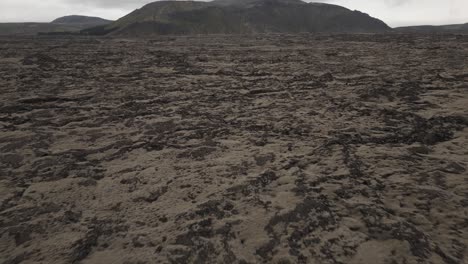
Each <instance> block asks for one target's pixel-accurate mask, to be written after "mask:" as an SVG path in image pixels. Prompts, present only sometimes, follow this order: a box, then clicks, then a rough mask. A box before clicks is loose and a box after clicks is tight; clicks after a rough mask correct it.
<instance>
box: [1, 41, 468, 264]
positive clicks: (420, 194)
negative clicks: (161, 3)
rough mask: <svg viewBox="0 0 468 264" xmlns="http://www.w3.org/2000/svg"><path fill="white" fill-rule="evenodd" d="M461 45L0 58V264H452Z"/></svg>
mask: <svg viewBox="0 0 468 264" xmlns="http://www.w3.org/2000/svg"><path fill="white" fill-rule="evenodd" d="M467 61H468V36H456V35H452V36H451V35H448V36H409V35H336V36H326V35H260V36H257V37H252V36H251V37H239V36H209V37H206V36H205V37H161V38H159V39H157V38H155V39H148V40H125V39H86V38H1V39H0V98H1V101H0V161H1V162H0V175H1V177H0V262H2V263H375V264H379V263H382V264H383V263H389V264H390V263H392V264H393V263H407V264H411V263H447V264H455V263H467V258H468V257H467V252H468V250H467V244H468V209H467V208H468V172H467V166H468V148H467V146H468V144H467V143H468V108H467V106H468V63H467Z"/></svg>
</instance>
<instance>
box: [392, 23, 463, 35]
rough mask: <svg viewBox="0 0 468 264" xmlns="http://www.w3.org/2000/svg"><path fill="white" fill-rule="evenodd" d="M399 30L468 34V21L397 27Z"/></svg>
mask: <svg viewBox="0 0 468 264" xmlns="http://www.w3.org/2000/svg"><path fill="white" fill-rule="evenodd" d="M395 31H397V32H404V33H462V34H468V23H466V24H455V25H444V26H412V27H399V28H395Z"/></svg>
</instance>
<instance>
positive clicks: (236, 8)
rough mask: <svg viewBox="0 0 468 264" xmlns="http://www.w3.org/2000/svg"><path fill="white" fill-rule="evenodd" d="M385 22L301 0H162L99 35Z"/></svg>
mask: <svg viewBox="0 0 468 264" xmlns="http://www.w3.org/2000/svg"><path fill="white" fill-rule="evenodd" d="M388 30H390V27H388V26H387V25H386V24H385V23H384V22H382V21H380V20H378V19H376V18H373V17H371V16H369V15H367V14H364V13H361V12H359V11H351V10H349V9H347V8H344V7H341V6H336V5H330V4H323V3H320V4H319V3H306V2H303V1H300V0H238V1H235V0H216V1H213V2H198V1H159V2H154V3H150V4H147V5H145V6H144V7H142V8H140V9H137V10H135V11H134V12H132V13H130V14H128V15H127V16H125V17H123V18H121V19H119V20H117V21H115V22H113V23H111V24H109V25H105V26H99V27H95V28H92V29H88V30H85V31H83V32H84V33H87V34H97V35H105V34H112V35H128V36H147V35H164V34H230V33H232V34H251V33H301V32H309V33H310V32H347V33H365V32H385V31H388Z"/></svg>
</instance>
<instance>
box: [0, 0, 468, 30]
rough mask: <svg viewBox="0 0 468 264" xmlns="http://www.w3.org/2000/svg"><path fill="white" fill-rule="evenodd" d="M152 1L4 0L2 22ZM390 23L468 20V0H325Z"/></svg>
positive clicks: (109, 12) (110, 11)
mask: <svg viewBox="0 0 468 264" xmlns="http://www.w3.org/2000/svg"><path fill="white" fill-rule="evenodd" d="M149 2H153V1H152V0H0V22H48V21H51V20H53V19H55V18H57V17H60V16H64V15H71V14H78V15H89V16H99V17H102V18H106V19H112V20H115V19H118V18H120V17H122V16H124V15H126V14H127V13H129V12H131V11H133V10H134V9H136V8H139V7H141V6H142V5H144V4H146V3H149ZM316 2H328V3H333V4H337V5H342V6H345V7H347V8H349V9H352V10H360V11H362V12H365V13H368V14H370V15H371V16H374V17H377V18H379V19H382V20H383V21H384V22H386V23H387V24H389V25H390V26H393V27H395V26H405V25H421V24H432V25H441V24H451V23H467V22H468V0H322V1H316Z"/></svg>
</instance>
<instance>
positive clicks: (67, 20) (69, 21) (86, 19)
mask: <svg viewBox="0 0 468 264" xmlns="http://www.w3.org/2000/svg"><path fill="white" fill-rule="evenodd" d="M111 22H112V21H111V20H107V19H103V18H100V17H90V16H78V15H71V16H64V17H60V18H57V19H55V20H54V21H52V22H51V23H52V24H62V25H84V26H99V25H106V24H109V23H111Z"/></svg>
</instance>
